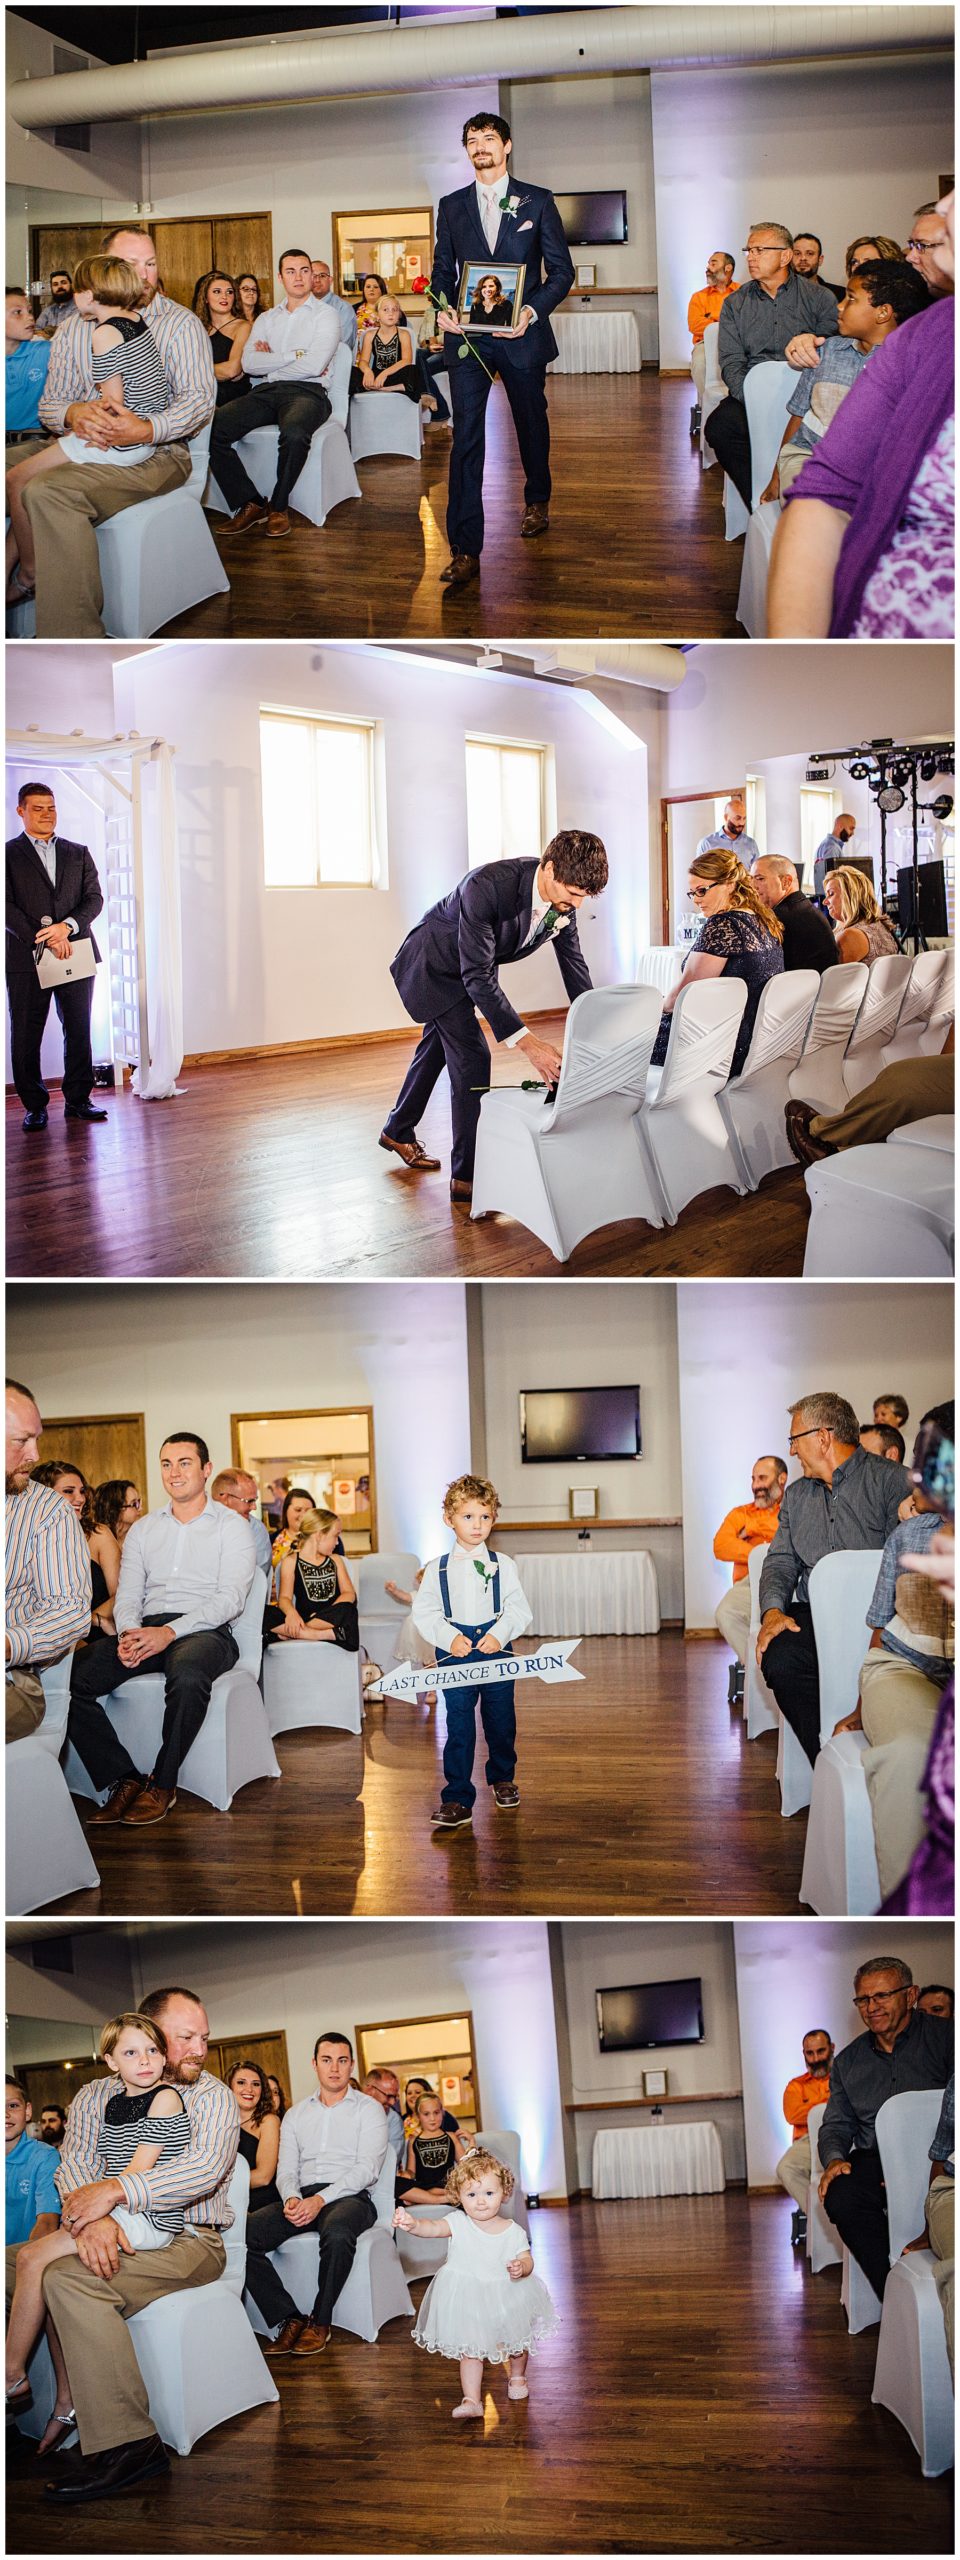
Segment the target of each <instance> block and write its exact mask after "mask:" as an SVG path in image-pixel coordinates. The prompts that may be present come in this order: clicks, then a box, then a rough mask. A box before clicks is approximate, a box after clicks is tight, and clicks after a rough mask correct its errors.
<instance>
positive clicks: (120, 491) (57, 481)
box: [20, 444, 190, 640]
mask: <svg viewBox="0 0 960 2560" xmlns="http://www.w3.org/2000/svg"><path fill="white" fill-rule="evenodd" d="M26 449H27V448H23V447H21V449H20V458H21V460H22V459H23V455H24V451H25V450H26ZM144 455H145V459H144V460H143V462H140V463H138V464H137V467H136V470H131V471H112V470H111V469H110V466H109V464H107V463H98V462H65V463H64V465H63V469H62V470H59V471H47V472H44V473H43V474H42V476H41V477H40V478H39V479H37V480H34V481H32V482H31V483H30V484H29V486H28V487H27V489H26V490H25V491H24V504H25V506H26V510H27V514H28V516H29V518H30V522H31V525H32V527H33V539H34V545H35V549H36V555H37V607H36V612H37V638H38V640H102V639H103V637H104V630H103V621H102V614H103V586H102V582H101V578H100V556H99V553H98V550H97V533H96V528H97V526H98V524H106V523H107V521H108V519H109V518H110V517H111V516H117V515H119V514H120V513H121V510H122V509H123V508H124V507H136V506H139V504H140V501H141V499H142V498H160V497H163V496H165V495H166V493H167V491H168V490H170V489H180V488H182V486H183V483H184V481H185V480H189V477H190V455H189V453H188V451H187V447H186V445H185V444H165V445H160V446H159V447H158V448H157V449H156V451H154V452H152V453H151V452H148V451H147V448H146V446H145V447H144Z"/></svg>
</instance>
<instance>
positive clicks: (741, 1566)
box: [713, 1458, 787, 1704]
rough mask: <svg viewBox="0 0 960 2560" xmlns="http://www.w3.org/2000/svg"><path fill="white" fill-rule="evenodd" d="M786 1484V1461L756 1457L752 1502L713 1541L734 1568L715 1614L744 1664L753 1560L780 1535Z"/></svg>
mask: <svg viewBox="0 0 960 2560" xmlns="http://www.w3.org/2000/svg"><path fill="white" fill-rule="evenodd" d="M786 1481H787V1462H786V1459H785V1458H756V1459H755V1460H754V1464H753V1470H752V1474H751V1479H750V1491H751V1494H752V1497H753V1498H752V1501H750V1502H741V1503H738V1504H737V1507H736V1509H735V1510H733V1511H728V1513H727V1516H726V1519H725V1520H722V1521H721V1523H720V1527H719V1529H718V1530H717V1534H716V1537H715V1539H714V1541H713V1552H714V1555H715V1556H717V1557H718V1558H719V1561H720V1563H721V1564H732V1566H733V1582H732V1584H731V1587H730V1590H729V1591H725V1592H724V1595H723V1599H722V1600H721V1601H719V1602H718V1605H717V1608H716V1611H715V1613H714V1614H715V1617H716V1621H717V1625H718V1627H719V1629H720V1633H721V1635H722V1637H723V1639H724V1643H725V1644H728V1645H729V1647H730V1651H731V1653H734V1654H736V1657H737V1661H738V1662H740V1663H743V1662H745V1661H746V1653H747V1637H748V1635H749V1633H750V1557H751V1555H752V1552H753V1549H754V1547H767V1546H769V1544H770V1541H771V1539H772V1538H773V1537H775V1535H776V1530H777V1522H778V1520H779V1518H780V1505H781V1502H782V1501H783V1488H784V1485H785V1484H786ZM733 1703H734V1700H733V1696H732V1694H731V1704H733Z"/></svg>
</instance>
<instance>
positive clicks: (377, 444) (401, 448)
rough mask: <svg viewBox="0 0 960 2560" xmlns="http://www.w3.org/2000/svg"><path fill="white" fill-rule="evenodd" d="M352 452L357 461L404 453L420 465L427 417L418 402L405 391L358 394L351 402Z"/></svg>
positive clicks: (409, 459) (353, 396) (350, 432)
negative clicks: (379, 455)
mask: <svg viewBox="0 0 960 2560" xmlns="http://www.w3.org/2000/svg"><path fill="white" fill-rule="evenodd" d="M348 432H349V436H350V451H351V453H352V455H353V459H354V461H355V462H367V461H369V460H370V458H371V456H372V455H373V454H378V453H399V454H404V455H405V456H406V458H407V460H408V461H410V462H419V460H420V453H421V448H422V445H423V418H422V413H421V409H420V403H419V401H418V400H408V399H407V395H406V392H405V391H355V392H354V393H353V395H352V398H351V401H350V424H349V430H348Z"/></svg>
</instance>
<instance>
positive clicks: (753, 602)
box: [737, 482, 781, 640]
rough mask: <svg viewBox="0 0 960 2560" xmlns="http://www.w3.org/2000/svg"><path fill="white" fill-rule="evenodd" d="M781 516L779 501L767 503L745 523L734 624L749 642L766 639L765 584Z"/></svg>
mask: <svg viewBox="0 0 960 2560" xmlns="http://www.w3.org/2000/svg"><path fill="white" fill-rule="evenodd" d="M764 487H766V482H764ZM780 512H781V510H780V500H779V498H773V499H768V500H767V504H766V506H765V507H754V510H753V514H752V516H750V517H749V518H748V520H747V538H746V541H745V543H744V546H743V566H742V568H741V571H740V592H739V595H738V597H737V621H738V622H739V623H741V624H742V626H743V629H744V631H746V632H748V633H749V636H750V638H751V640H765V639H766V636H767V580H768V578H769V576H770V554H771V551H772V550H773V537H774V534H775V533H776V530H777V526H778V524H779V522H780Z"/></svg>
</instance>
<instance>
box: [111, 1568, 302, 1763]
mask: <svg viewBox="0 0 960 2560" xmlns="http://www.w3.org/2000/svg"><path fill="white" fill-rule="evenodd" d="M266 1584H267V1577H266V1574H265V1573H264V1572H263V1570H262V1568H261V1567H260V1566H258V1567H257V1569H256V1571H255V1573H254V1576H253V1581H252V1583H251V1585H250V1589H249V1591H248V1593H247V1597H246V1601H245V1603H244V1607H243V1610H242V1612H241V1615H240V1617H239V1618H237V1619H235V1620H234V1623H233V1627H232V1633H233V1635H234V1636H235V1638H236V1641H237V1643H238V1645H239V1647H240V1659H239V1661H238V1662H236V1663H235V1664H234V1666H233V1669H232V1670H231V1671H224V1672H221V1675H220V1678H219V1680H215V1681H214V1684H213V1688H212V1690H211V1693H210V1704H209V1706H208V1708H207V1712H206V1715H205V1717H204V1720H203V1723H202V1725H201V1727H200V1731H199V1733H198V1735H197V1738H196V1741H195V1742H193V1743H192V1744H191V1746H190V1749H189V1751H188V1752H187V1756H186V1759H185V1760H184V1762H183V1766H182V1768H181V1771H180V1776H179V1780H178V1784H179V1785H180V1786H182V1787H184V1788H185V1789H186V1790H187V1791H188V1792H189V1793H190V1794H191V1795H195V1796H202V1797H203V1799H204V1801H205V1803H207V1804H212V1805H215V1806H216V1808H217V1811H218V1812H220V1813H228V1812H229V1809H230V1806H231V1804H232V1803H233V1799H234V1796H235V1795H236V1794H237V1792H238V1790H239V1788H240V1787H247V1786H250V1785H251V1783H252V1781H253V1779H254V1778H279V1776H280V1764H279V1761H278V1759H277V1755H276V1752H275V1751H274V1748H273V1743H272V1741H271V1739H270V1728H269V1725H268V1722H267V1716H266V1711H265V1709H264V1703H263V1699H262V1697H261V1695H260V1691H259V1688H258V1686H257V1674H258V1672H259V1669H260V1654H261V1650H262V1644H261V1629H262V1625H263V1609H264V1599H265V1594H266ZM103 1705H104V1707H105V1708H106V1712H107V1714H108V1716H109V1718H110V1722H111V1724H112V1725H113V1728H114V1731H115V1732H116V1733H118V1734H119V1735H120V1739H121V1741H122V1742H124V1743H125V1744H126V1747H127V1750H128V1751H129V1753H130V1757H131V1759H132V1761H133V1762H134V1764H135V1766H136V1767H137V1768H138V1769H145V1770H148V1769H152V1768H153V1765H154V1761H155V1759H156V1755H157V1751H158V1749H159V1744H160V1736H161V1732H162V1729H163V1705H164V1688H163V1673H162V1671H158V1672H148V1673H147V1675H146V1677H145V1678H144V1679H142V1680H132V1681H130V1683H129V1685H128V1686H127V1687H126V1688H124V1689H115V1690H114V1691H113V1693H112V1695H111V1696H110V1697H106V1698H104V1700H103ZM64 1768H65V1771H66V1775H67V1782H68V1785H69V1786H70V1788H71V1790H72V1793H73V1794H74V1795H78V1796H93V1795H96V1794H97V1789H96V1788H95V1787H94V1786H93V1785H92V1783H91V1781H90V1779H89V1777H88V1776H87V1772H86V1770H85V1768H84V1766H83V1763H82V1761H81V1760H80V1759H79V1758H78V1756H77V1753H76V1752H75V1750H74V1749H73V1746H72V1744H69V1743H68V1745H67V1753H66V1758H65V1761H64ZM102 1792H103V1791H102Z"/></svg>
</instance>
